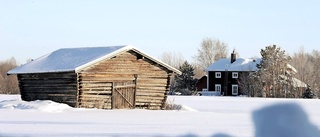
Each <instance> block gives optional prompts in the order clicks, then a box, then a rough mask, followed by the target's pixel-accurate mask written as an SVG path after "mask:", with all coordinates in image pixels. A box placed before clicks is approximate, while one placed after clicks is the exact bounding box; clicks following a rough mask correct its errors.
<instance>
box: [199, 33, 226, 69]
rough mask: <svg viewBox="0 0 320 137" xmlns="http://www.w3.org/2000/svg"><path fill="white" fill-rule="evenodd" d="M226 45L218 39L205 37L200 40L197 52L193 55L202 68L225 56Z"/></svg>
mask: <svg viewBox="0 0 320 137" xmlns="http://www.w3.org/2000/svg"><path fill="white" fill-rule="evenodd" d="M227 54H228V45H227V44H226V43H224V42H222V41H220V40H218V39H212V38H205V39H203V40H202V42H201V45H200V48H198V53H197V55H196V56H194V59H195V62H196V64H198V65H199V66H200V67H202V68H203V69H205V68H207V67H208V66H209V65H211V64H212V63H214V62H215V61H217V60H218V59H221V58H226V57H227Z"/></svg>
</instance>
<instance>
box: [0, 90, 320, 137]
mask: <svg viewBox="0 0 320 137" xmlns="http://www.w3.org/2000/svg"><path fill="white" fill-rule="evenodd" d="M169 101H170V102H173V103H175V104H179V105H181V106H182V108H183V110H180V111H178V110H174V111H164V110H139V109H136V110H98V109H83V108H71V107H69V106H67V105H65V104H59V103H55V102H52V101H33V102H24V101H21V100H20V96H18V95H0V137H2V136H4V137H7V136H9V137H11V136H13V137H15V136H19V137H20V136H23V137H43V136H45V137H51V136H52V137H57V136H58V137H59V136H62V137H86V136H98V137H105V136H112V137H122V136H135V137H140V136H151V137H162V136H163V137H166V136H174V137H175V136H178V137H189V136H191V137H195V136H214V137H223V135H222V134H228V135H230V136H234V137H254V136H259V137H263V135H264V136H268V134H266V132H267V133H270V134H269V136H275V135H272V134H271V133H276V132H275V130H276V129H281V128H283V131H286V132H288V133H291V134H293V133H295V135H297V136H298V135H300V132H309V133H312V135H314V136H319V134H317V135H316V132H318V130H317V129H316V131H314V132H311V131H307V130H309V129H310V128H312V125H310V123H308V120H307V116H304V112H306V114H307V115H308V118H309V120H310V122H311V124H313V125H315V126H316V128H320V117H319V116H320V108H319V106H320V100H305V99H265V98H245V97H205V96H170V97H169ZM283 103H294V104H298V105H299V106H301V107H302V109H303V110H304V112H297V111H299V109H297V106H295V105H288V104H287V105H283V106H278V107H275V108H272V107H271V108H265V107H266V106H270V105H274V104H283ZM261 109H263V110H261ZM257 110H259V111H257ZM253 113H254V120H253V118H252V117H253ZM279 121H280V122H279ZM304 121H306V122H304ZM308 124H309V125H308ZM270 125H272V126H270ZM259 127H263V128H261V129H268V130H260V129H259ZM266 127H267V128H266ZM290 130H292V131H290ZM255 131H258V134H257V135H255ZM288 135H290V134H282V136H288ZM304 135H306V136H307V134H304ZM280 136H281V135H279V137H280ZM291 137H292V136H291Z"/></svg>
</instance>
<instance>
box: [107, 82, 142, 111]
mask: <svg viewBox="0 0 320 137" xmlns="http://www.w3.org/2000/svg"><path fill="white" fill-rule="evenodd" d="M135 89H136V83H135V82H118V83H113V86H112V109H133V108H135V100H136V95H135V91H136V90H135Z"/></svg>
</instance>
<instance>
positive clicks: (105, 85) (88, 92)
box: [78, 51, 172, 109]
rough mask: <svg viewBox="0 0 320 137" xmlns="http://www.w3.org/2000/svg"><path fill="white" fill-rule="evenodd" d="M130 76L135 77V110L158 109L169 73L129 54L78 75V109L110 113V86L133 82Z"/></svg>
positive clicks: (163, 102)
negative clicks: (102, 109)
mask: <svg viewBox="0 0 320 137" xmlns="http://www.w3.org/2000/svg"><path fill="white" fill-rule="evenodd" d="M134 74H138V79H137V92H136V99H135V108H147V109H162V108H163V107H164V104H165V102H166V98H167V93H168V91H169V89H170V79H171V76H172V75H171V74H172V72H168V70H167V69H165V68H163V67H161V66H159V65H157V64H155V63H153V62H152V61H150V60H148V59H146V58H144V57H141V56H140V55H138V54H136V53H134V52H133V51H129V52H125V53H122V54H119V55H118V56H116V57H114V58H112V59H108V60H105V61H102V62H100V63H97V64H95V65H91V66H90V67H88V68H86V69H84V70H82V71H79V72H78V82H79V91H78V92H79V100H78V103H79V104H78V106H79V107H89V108H91V107H95V108H104V109H111V108H112V107H111V96H112V95H111V93H112V90H111V89H112V84H111V83H112V82H127V81H134V79H135V78H134Z"/></svg>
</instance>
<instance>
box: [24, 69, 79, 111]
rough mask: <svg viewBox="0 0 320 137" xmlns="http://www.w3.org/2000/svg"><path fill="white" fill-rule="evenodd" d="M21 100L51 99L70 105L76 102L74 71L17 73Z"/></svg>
mask: <svg viewBox="0 0 320 137" xmlns="http://www.w3.org/2000/svg"><path fill="white" fill-rule="evenodd" d="M18 79H19V87H20V93H21V98H22V100H25V101H34V100H52V101H55V102H59V103H66V104H68V105H70V106H72V107H75V106H76V102H77V79H76V74H75V73H74V72H69V73H67V72H65V73H38V74H19V75H18Z"/></svg>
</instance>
